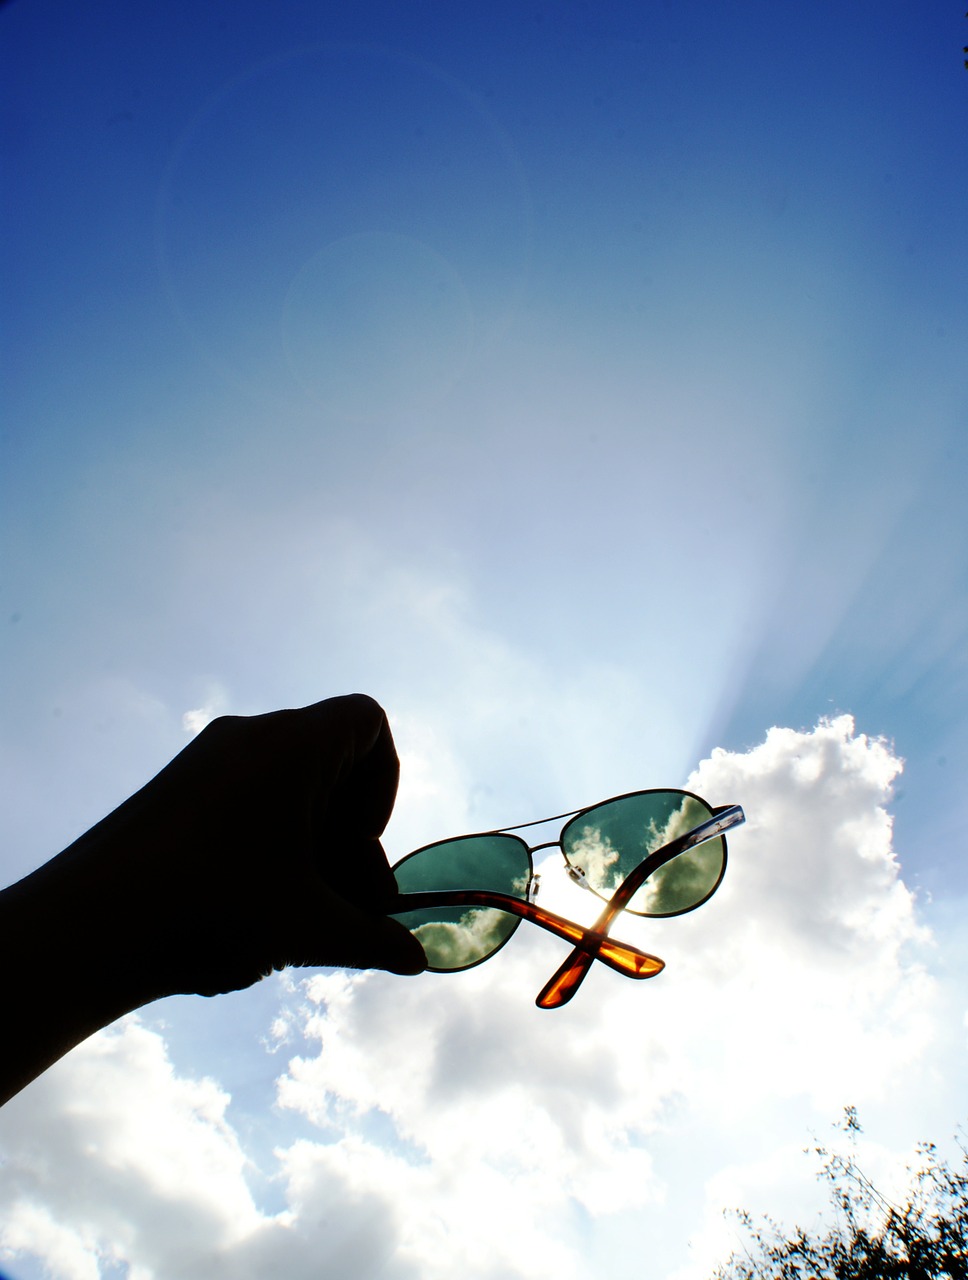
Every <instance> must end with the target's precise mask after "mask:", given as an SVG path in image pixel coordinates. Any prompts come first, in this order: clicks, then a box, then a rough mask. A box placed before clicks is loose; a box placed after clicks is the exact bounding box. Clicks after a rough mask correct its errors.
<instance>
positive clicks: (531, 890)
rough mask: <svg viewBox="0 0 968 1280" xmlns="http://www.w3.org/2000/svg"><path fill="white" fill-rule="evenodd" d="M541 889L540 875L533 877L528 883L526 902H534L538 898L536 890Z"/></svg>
mask: <svg viewBox="0 0 968 1280" xmlns="http://www.w3.org/2000/svg"><path fill="white" fill-rule="evenodd" d="M540 888H541V877H540V875H533V876H532V877H531V880H530V882H529V883H528V902H534V900H535V898H537V896H538V890H539V889H540Z"/></svg>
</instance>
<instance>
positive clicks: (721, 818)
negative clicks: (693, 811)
mask: <svg viewBox="0 0 968 1280" xmlns="http://www.w3.org/2000/svg"><path fill="white" fill-rule="evenodd" d="M745 821H746V815H745V814H744V813H743V810H742V809H741V808H740V806H739V805H738V804H733V805H722V806H721V807H720V808H718V809H714V810H713V814H712V817H711V818H709V820H708V821H706V822H703V823H702V824H701V825H700V826H698V827H696V828H694V829H693V830H692V831H687V832H686V834H685V835H682V836H680V837H679V838H678V839H677V840H673V841H671V842H670V843H669V844H667V845H663V847H662V848H661V849H656V851H655V852H654V853H650V854H649V856H648V857H647V858H645V859H644V860H643V861H642V862H640V863H639V865H638V866H637V867H636V868H635V870H634V871H631V872H630V873H629V874H628V875H627V876H626V877H625V879H624V880H623V881H622V883H621V884H620V885H619V887H618V888H617V889H616V891H615V893H614V894H613V895H612V897H611V898H610V899H609V901H608V902H607V903H606V904H605V910H604V911H603V912H602V914H601V915H600V916H599V917H598V919H597V920H596V921H595V932H596V933H601V934H607V933H608V931H609V929H610V928H611V927H612V923H613V921H614V920H615V917H616V916H617V915H618V914H619V913H620V912H621V911H624V910H625V908H626V907H627V906H628V904H629V903H630V902H631V900H632V898H633V896H634V895H635V894H636V893H637V892H638V890H639V889H641V887H642V885H643V884H645V882H646V880H648V878H649V876H651V875H652V874H653V873H654V872H656V871H658V869H659V868H660V867H662V866H665V864H666V863H667V862H671V861H672V859H673V858H676V857H678V856H679V854H680V853H684V852H685V851H686V849H692V848H695V846H696V845H700V844H702V843H703V842H704V841H706V840H711V839H712V838H713V837H714V836H718V835H722V834H723V832H724V831H728V830H729V829H730V827H737V826H739V825H740V823H742V822H745ZM590 968H591V959H590V957H589V956H588V955H587V954H586V953H585V952H584V951H583V950H581V949H579V948H578V947H576V948H575V949H574V950H573V951H572V953H571V955H570V956H569V957H568V958H567V960H565V961H564V963H563V964H562V965H561V966H560V967H559V968H558V969H557V970H556V971H555V972H554V973H553V974H552V976H551V977H550V978H549V979H548V981H547V982H546V983H545V985H544V986H543V987H542V988H541V990H540V991H539V992H538V998H537V1000H536V1001H535V1004H536V1005H537V1006H538V1008H539V1009H560V1008H561V1006H562V1005H563V1004H567V1003H568V1001H569V1000H570V999H571V998H572V996H573V995H574V994H575V992H576V991H577V990H578V988H579V987H580V986H581V984H582V983H583V982H584V980H585V975H586V973H587V972H588V970H589V969H590Z"/></svg>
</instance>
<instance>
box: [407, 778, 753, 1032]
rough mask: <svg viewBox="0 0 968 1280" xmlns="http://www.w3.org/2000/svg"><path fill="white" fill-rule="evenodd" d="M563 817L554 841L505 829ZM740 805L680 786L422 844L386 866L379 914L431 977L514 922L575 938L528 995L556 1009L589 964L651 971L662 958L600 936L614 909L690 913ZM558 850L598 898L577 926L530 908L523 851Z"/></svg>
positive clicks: (708, 893)
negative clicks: (536, 840)
mask: <svg viewBox="0 0 968 1280" xmlns="http://www.w3.org/2000/svg"><path fill="white" fill-rule="evenodd" d="M562 818H568V819H569V821H568V822H566V823H565V825H564V827H562V829H561V833H560V835H559V836H558V839H557V840H548V841H545V842H544V843H541V844H534V845H529V844H528V843H527V841H525V840H524V839H522V837H521V836H518V835H514V834H512V833H513V832H515V831H521V830H523V829H524V828H526V827H536V826H541V825H542V824H544V823H546V822H557V821H559V820H560V819H562ZM745 820H746V819H745V815H744V813H743V810H742V809H741V808H740V806H739V805H721V806H720V807H719V808H716V809H713V808H710V806H709V805H708V804H707V803H706V802H705V800H702V799H700V797H699V796H697V795H694V794H693V793H692V792H691V791H667V790H651V791H634V792H631V793H630V794H628V795H622V796H615V797H613V798H612V799H611V800H604V801H602V802H601V803H600V804H596V805H592V806H591V807H590V808H588V809H579V810H571V811H570V812H569V813H559V814H556V815H555V816H554V817H553V818H542V819H540V820H538V821H536V822H523V823H520V824H519V825H518V826H515V827H502V828H500V829H499V830H495V831H485V832H481V833H479V834H477V835H467V836H458V837H457V838H456V839H453V840H441V841H437V842H435V843H434V844H428V845H425V846H424V847H423V848H421V849H416V850H415V851H414V852H413V853H410V854H408V855H407V856H406V857H405V858H403V859H402V860H401V861H400V862H398V863H397V864H396V866H395V867H394V868H393V874H394V876H395V878H396V882H397V890H398V894H397V897H396V898H395V899H393V900H392V901H391V902H390V903H389V904H388V907H387V910H388V914H390V915H392V916H393V917H394V918H395V919H396V920H399V921H400V922H401V923H402V924H404V925H405V926H406V927H407V928H408V929H409V930H410V931H411V933H413V934H414V936H415V937H416V938H417V941H418V942H419V943H420V945H421V946H422V947H423V950H424V954H425V955H426V957H427V968H428V969H429V970H430V971H431V972H433V973H457V972H460V971H461V970H463V969H471V968H473V967H474V966H475V965H478V964H482V963H483V962H484V961H485V960H489V959H490V958H491V956H493V955H495V954H496V953H497V952H498V951H500V949H501V948H502V947H503V946H504V945H505V944H506V943H507V942H508V940H509V939H510V937H511V935H512V934H513V933H514V931H515V930H516V929H517V927H518V925H519V924H520V923H521V921H522V920H530V921H531V922H532V924H536V925H538V926H539V927H540V928H542V929H546V930H548V932H549V933H553V934H555V935H556V936H557V937H559V938H562V939H564V940H565V941H566V942H571V943H573V944H574V947H573V950H572V952H571V954H570V955H569V957H568V959H567V960H565V962H564V963H563V964H562V965H561V967H560V968H559V969H558V970H557V972H556V973H555V974H554V975H553V976H552V977H551V979H549V981H548V982H547V983H546V984H545V986H544V987H543V988H542V990H541V992H540V993H539V995H538V998H537V1001H536V1003H537V1004H538V1006H539V1008H542V1009H557V1008H560V1006H561V1005H563V1004H566V1003H567V1002H568V1001H569V1000H570V999H571V997H572V996H573V995H574V994H575V992H576V991H577V990H578V988H579V986H580V985H581V983H582V981H583V980H584V977H585V974H586V973H587V972H588V970H589V969H590V968H591V965H592V962H593V961H594V960H601V961H602V963H603V964H607V965H608V966H609V967H610V968H612V969H615V970H617V971H618V972H619V973H624V974H625V975H626V977H630V978H651V977H654V976H655V974H657V973H660V972H661V971H662V969H663V968H665V963H664V961H662V960H660V959H659V958H658V957H657V956H653V955H650V954H649V953H648V952H646V951H640V950H639V948H638V947H633V946H630V945H628V944H627V943H623V942H618V941H616V940H615V939H613V938H610V937H609V936H608V933H609V930H610V929H611V927H612V924H613V922H614V921H615V918H616V917H617V916H618V915H619V914H620V913H621V912H623V911H628V912H630V913H631V914H632V915H637V916H648V917H651V918H658V919H664V918H666V917H669V916H679V915H683V914H684V913H685V912H687V911H695V909H696V908H697V907H701V906H702V904H703V903H704V902H708V900H709V899H710V898H711V897H712V895H713V894H714V893H715V892H716V890H717V889H718V888H719V886H720V884H721V883H722V879H723V876H724V875H725V873H726V837H725V835H724V834H723V833H724V832H725V831H727V830H729V828H731V827H735V826H738V825H739V824H740V823H741V822H745ZM556 847H557V848H560V849H561V852H562V855H563V856H564V859H565V871H566V872H567V874H568V876H569V877H570V878H571V880H573V881H574V882H575V883H576V884H578V885H580V886H581V887H582V888H585V889H589V890H591V892H593V893H595V894H597V895H598V897H599V898H601V899H602V900H603V901H604V902H605V904H606V905H605V908H604V910H603V911H602V912H601V914H600V915H599V917H598V919H597V920H596V921H595V923H594V925H592V926H591V927H590V928H586V927H584V926H583V925H579V924H575V923H574V922H573V921H571V920H567V919H565V918H564V917H563V916H559V915H556V914H555V913H554V912H552V911H546V910H544V909H543V908H542V907H539V906H537V905H536V904H535V897H536V896H537V891H538V880H539V877H538V876H536V875H535V872H534V863H533V861H532V857H531V855H532V854H533V853H535V852H536V851H537V850H539V849H553V848H556Z"/></svg>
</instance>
